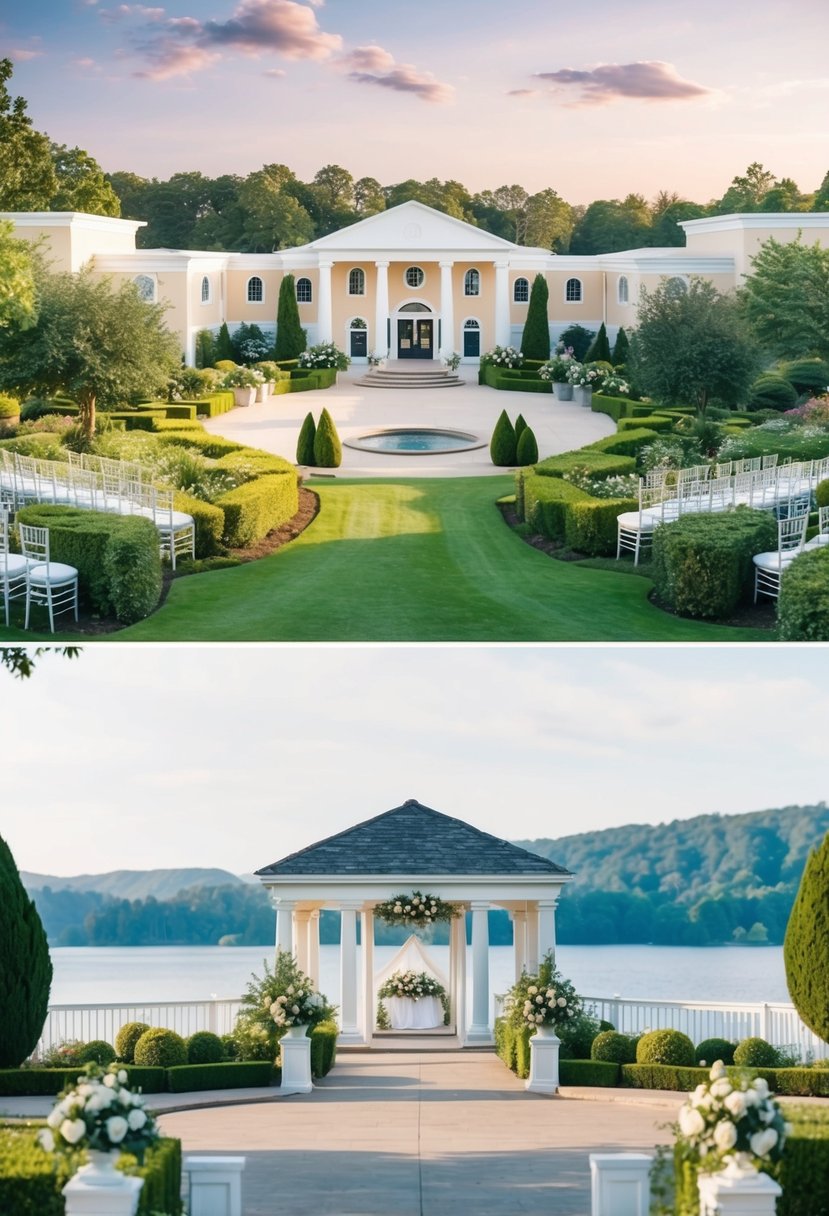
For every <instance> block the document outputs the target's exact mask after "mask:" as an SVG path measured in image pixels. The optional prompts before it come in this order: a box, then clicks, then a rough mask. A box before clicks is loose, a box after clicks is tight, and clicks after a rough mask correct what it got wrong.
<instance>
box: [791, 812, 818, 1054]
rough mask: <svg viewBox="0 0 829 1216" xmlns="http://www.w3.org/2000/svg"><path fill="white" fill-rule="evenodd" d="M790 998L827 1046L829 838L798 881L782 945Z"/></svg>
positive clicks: (814, 853)
mask: <svg viewBox="0 0 829 1216" xmlns="http://www.w3.org/2000/svg"><path fill="white" fill-rule="evenodd" d="M783 961H784V962H785V964H786V983H787V984H788V986H789V996H790V997H791V998H792V1001H793V1002H794V1007H795V1009H796V1010H797V1012H798V1013H799V1014H800V1016H801V1018H802V1019H803V1021H804V1022H805V1023H806V1025H807V1026H808V1027H809V1029H810V1030H813V1031H814V1032H815V1034H816V1035H818V1036H819V1037H820V1038H821V1039H824V1040H825V1041H826V1042H829V835H827V836H825V837H824V840H823V843H822V844H821V845H819V847H818V848H816V849H813V851H812V852H811V853H810V854H809V858H808V860H807V862H806V865H805V867H804V870H803V874H802V875H801V878H800V887H799V888H798V892H797V895H796V897H795V901H794V906H793V908H792V911H791V915H790V916H789V923H788V926H787V928H786V937H785V940H784V942H783Z"/></svg>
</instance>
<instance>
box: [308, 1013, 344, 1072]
mask: <svg viewBox="0 0 829 1216" xmlns="http://www.w3.org/2000/svg"><path fill="white" fill-rule="evenodd" d="M338 1034H339V1029H338V1027H337V1025H336V1024H335V1023H334V1022H320V1024H319V1026H315V1027H314V1029H313V1030H312V1031H311V1074H312V1076H315V1077H324V1076H326V1075H327V1074H328V1073H329V1072H330V1071H331V1069H332V1068H333V1067H334V1062H335V1060H336V1058H337V1035H338Z"/></svg>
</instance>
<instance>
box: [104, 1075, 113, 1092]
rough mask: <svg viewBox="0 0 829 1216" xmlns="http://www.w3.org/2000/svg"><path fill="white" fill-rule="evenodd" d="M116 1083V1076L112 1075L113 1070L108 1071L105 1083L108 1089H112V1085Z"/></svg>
mask: <svg viewBox="0 0 829 1216" xmlns="http://www.w3.org/2000/svg"><path fill="white" fill-rule="evenodd" d="M115 1084H116V1081H115V1077H114V1076H113V1075H112V1073H111V1072H108V1073H107V1075H106V1076H105V1077H104V1085H106V1087H107V1089H112V1087H113V1086H114V1085H115Z"/></svg>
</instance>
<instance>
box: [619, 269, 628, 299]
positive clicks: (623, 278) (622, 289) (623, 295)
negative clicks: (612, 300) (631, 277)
mask: <svg viewBox="0 0 829 1216" xmlns="http://www.w3.org/2000/svg"><path fill="white" fill-rule="evenodd" d="M618 300H619V303H620V304H628V303H629V302H630V291H629V289H628V277H627V275H626V274H620V275H619V293H618Z"/></svg>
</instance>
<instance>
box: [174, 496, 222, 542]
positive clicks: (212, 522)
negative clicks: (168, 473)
mask: <svg viewBox="0 0 829 1216" xmlns="http://www.w3.org/2000/svg"><path fill="white" fill-rule="evenodd" d="M173 507H174V508H175V510H176V511H184V513H185V515H192V517H193V523H194V524H195V526H196V557H212V556H213V555H214V554H215V553H218V552H219V551H220V550H221V547H222V535H223V533H224V530H225V513H224V511H223V510H222V509H221V507H217V506H216V504H215V503H212V502H205V501H204V499H203V498H194V497H193V495H192V494H185V493H184V491H183V490H176V492H175V494H174V495H173Z"/></svg>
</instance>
